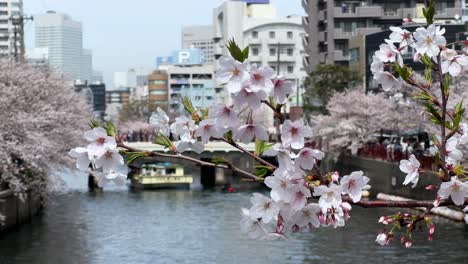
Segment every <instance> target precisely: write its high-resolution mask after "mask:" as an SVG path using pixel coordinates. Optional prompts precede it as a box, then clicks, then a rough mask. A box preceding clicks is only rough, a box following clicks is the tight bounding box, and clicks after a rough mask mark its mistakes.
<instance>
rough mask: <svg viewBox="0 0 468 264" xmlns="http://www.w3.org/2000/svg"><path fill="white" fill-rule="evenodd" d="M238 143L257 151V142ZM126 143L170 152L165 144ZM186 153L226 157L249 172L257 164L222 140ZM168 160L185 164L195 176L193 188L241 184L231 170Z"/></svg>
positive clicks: (188, 171)
mask: <svg viewBox="0 0 468 264" xmlns="http://www.w3.org/2000/svg"><path fill="white" fill-rule="evenodd" d="M238 144H239V146H241V147H243V148H244V149H246V150H248V151H250V152H254V151H255V143H250V144H242V143H238ZM125 145H127V146H129V147H132V148H136V149H140V150H145V151H156V152H169V150H167V149H164V147H163V146H160V145H156V144H153V143H150V142H125ZM184 155H187V156H190V157H194V158H197V159H200V160H203V161H212V159H213V158H214V157H217V158H224V159H226V160H228V161H230V162H231V163H232V164H233V165H234V166H236V167H238V168H240V169H243V170H247V171H249V172H254V171H255V168H254V166H255V165H256V164H257V163H256V162H255V161H254V160H253V159H252V158H251V157H249V156H248V155H244V154H242V152H241V151H240V150H239V149H237V148H235V147H233V146H231V145H229V144H228V143H226V142H222V141H212V142H209V143H207V144H205V150H204V151H203V152H202V153H201V154H197V153H196V152H193V151H186V152H184ZM161 161H162V162H164V160H162V159H161ZM168 161H169V162H172V163H177V164H181V165H184V167H185V171H186V172H187V174H191V175H192V176H193V178H194V182H193V184H192V186H191V187H192V188H201V187H202V186H203V187H213V186H215V185H224V184H233V185H239V184H241V183H240V176H239V175H235V174H234V173H233V172H232V171H230V170H225V169H222V168H213V167H205V166H201V167H198V166H196V165H194V164H193V163H189V162H187V161H182V160H180V161H179V160H177V159H171V160H168ZM250 185H251V184H250Z"/></svg>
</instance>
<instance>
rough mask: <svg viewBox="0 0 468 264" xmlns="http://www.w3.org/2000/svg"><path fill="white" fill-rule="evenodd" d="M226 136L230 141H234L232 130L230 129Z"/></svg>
mask: <svg viewBox="0 0 468 264" xmlns="http://www.w3.org/2000/svg"><path fill="white" fill-rule="evenodd" d="M225 136H226V139H227V140H228V142H229V143H234V140H233V139H232V130H229V131H228V132H227V133H226V135H225Z"/></svg>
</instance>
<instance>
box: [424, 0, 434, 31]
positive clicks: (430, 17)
mask: <svg viewBox="0 0 468 264" xmlns="http://www.w3.org/2000/svg"><path fill="white" fill-rule="evenodd" d="M434 6H435V5H434V0H431V1H430V2H429V6H428V8H423V15H424V17H425V18H426V22H427V25H430V24H432V23H434V12H435V8H434Z"/></svg>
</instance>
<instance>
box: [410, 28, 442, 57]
mask: <svg viewBox="0 0 468 264" xmlns="http://www.w3.org/2000/svg"><path fill="white" fill-rule="evenodd" d="M444 33H445V28H442V29H441V28H440V26H436V25H434V24H432V25H429V26H428V27H427V28H423V27H420V28H417V29H416V31H415V32H414V34H413V36H414V38H415V40H416V50H417V52H419V53H421V54H426V55H427V56H429V57H431V58H435V57H436V56H437V55H439V52H440V48H439V46H445V44H447V41H446V39H445V38H444V36H443V34H444Z"/></svg>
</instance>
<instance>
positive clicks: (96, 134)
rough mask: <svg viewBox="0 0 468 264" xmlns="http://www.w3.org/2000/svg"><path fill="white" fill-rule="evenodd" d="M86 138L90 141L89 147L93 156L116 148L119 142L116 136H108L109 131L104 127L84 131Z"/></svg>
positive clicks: (89, 151) (89, 152)
mask: <svg viewBox="0 0 468 264" xmlns="http://www.w3.org/2000/svg"><path fill="white" fill-rule="evenodd" d="M84 138H85V139H86V140H87V141H88V142H90V144H89V145H88V147H87V151H88V154H89V155H90V156H91V157H95V156H96V157H99V156H101V155H102V154H104V153H105V152H106V151H107V150H109V149H115V148H116V147H117V142H116V141H115V138H114V137H109V136H107V132H106V130H105V129H104V128H102V127H95V128H93V129H92V130H88V131H86V132H85V133H84Z"/></svg>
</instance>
